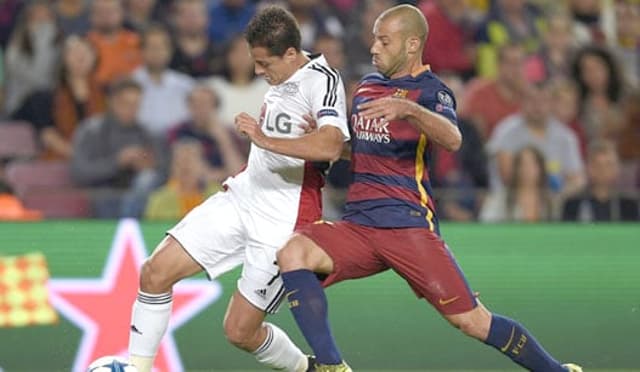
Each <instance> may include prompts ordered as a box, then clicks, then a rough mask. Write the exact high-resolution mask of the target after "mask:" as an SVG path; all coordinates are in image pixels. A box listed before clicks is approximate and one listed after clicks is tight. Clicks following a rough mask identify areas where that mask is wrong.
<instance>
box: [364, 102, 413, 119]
mask: <svg viewBox="0 0 640 372" xmlns="http://www.w3.org/2000/svg"><path fill="white" fill-rule="evenodd" d="M410 108H411V101H409V100H407V99H404V98H399V97H383V98H378V99H374V100H372V101H369V102H365V103H362V104H359V105H358V110H360V115H361V116H362V117H364V118H365V119H366V120H372V119H378V118H384V119H385V120H386V121H392V120H397V119H404V118H405V117H406V116H407V114H408V113H409V109H410Z"/></svg>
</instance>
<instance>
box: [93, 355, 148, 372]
mask: <svg viewBox="0 0 640 372" xmlns="http://www.w3.org/2000/svg"><path fill="white" fill-rule="evenodd" d="M87 372H138V369H137V368H136V367H135V366H134V365H133V364H129V362H127V361H126V360H125V359H124V358H120V357H116V356H104V357H102V358H99V359H96V360H95V361H93V363H91V364H90V365H89V368H87Z"/></svg>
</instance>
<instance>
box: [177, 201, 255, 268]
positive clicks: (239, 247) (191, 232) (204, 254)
mask: <svg viewBox="0 0 640 372" xmlns="http://www.w3.org/2000/svg"><path fill="white" fill-rule="evenodd" d="M167 234H168V235H170V236H172V237H173V238H175V240H177V241H178V242H179V243H180V245H181V246H182V248H183V249H184V250H185V252H186V253H187V254H188V255H189V256H191V258H193V260H194V261H196V262H197V263H198V264H199V265H200V266H201V267H202V268H203V269H205V271H206V273H207V275H208V276H209V277H210V278H216V277H218V276H220V275H221V274H223V273H225V272H227V271H229V270H232V269H233V268H235V267H237V266H239V265H240V264H241V263H242V260H243V258H244V247H245V244H246V240H247V238H246V232H245V227H244V224H243V222H242V219H241V218H240V215H239V212H238V208H237V206H236V203H235V201H234V199H233V196H232V195H231V194H230V193H227V192H219V193H217V194H215V195H213V196H212V197H210V198H209V199H207V200H206V201H205V202H204V203H202V204H200V205H199V206H197V207H196V208H194V209H193V210H192V211H191V212H189V214H187V215H186V216H185V217H184V218H183V219H182V221H180V222H179V223H178V224H177V225H176V226H175V227H173V228H172V229H170V230H169V231H167Z"/></svg>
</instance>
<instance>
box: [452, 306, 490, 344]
mask: <svg viewBox="0 0 640 372" xmlns="http://www.w3.org/2000/svg"><path fill="white" fill-rule="evenodd" d="M484 315H485V314H484V313H480V312H471V313H468V314H464V315H462V316H458V317H455V318H454V319H449V321H450V322H451V324H452V325H453V326H454V327H456V328H458V329H459V330H460V331H461V332H462V333H464V334H465V335H467V336H470V337H473V338H477V339H478V340H485V339H486V338H487V335H488V334H489V328H490V326H491V318H490V317H489V318H488V319H487V318H486V317H485V316H484Z"/></svg>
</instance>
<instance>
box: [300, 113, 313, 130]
mask: <svg viewBox="0 0 640 372" xmlns="http://www.w3.org/2000/svg"><path fill="white" fill-rule="evenodd" d="M302 118H303V119H304V121H305V122H304V123H303V124H298V127H299V128H301V129H302V130H304V134H309V133H313V132H315V131H316V130H317V129H318V123H317V122H316V120H315V119H314V118H313V116H311V115H309V114H304V115H303V116H302Z"/></svg>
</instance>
